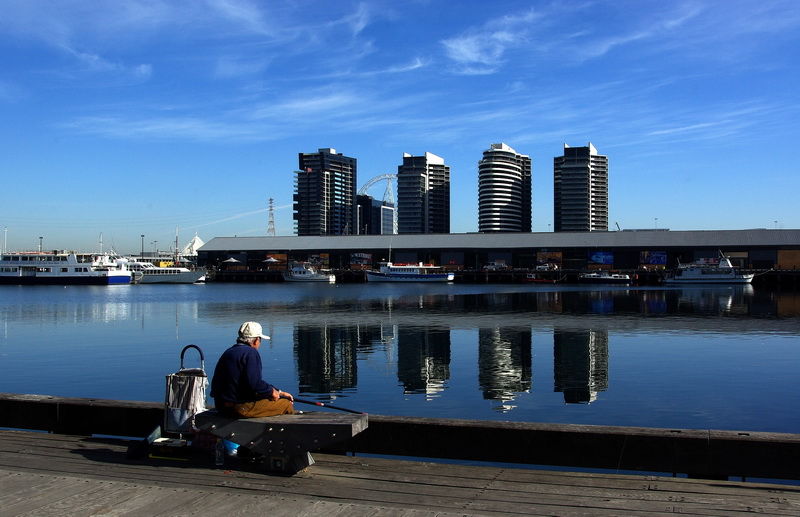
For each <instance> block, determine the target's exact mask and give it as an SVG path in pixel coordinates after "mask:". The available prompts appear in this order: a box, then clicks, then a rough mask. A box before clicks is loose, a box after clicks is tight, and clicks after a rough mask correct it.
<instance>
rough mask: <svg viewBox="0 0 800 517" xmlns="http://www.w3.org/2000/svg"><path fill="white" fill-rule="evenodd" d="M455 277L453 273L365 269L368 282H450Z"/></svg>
mask: <svg viewBox="0 0 800 517" xmlns="http://www.w3.org/2000/svg"><path fill="white" fill-rule="evenodd" d="M454 279H455V275H454V274H453V273H428V274H413V273H394V274H392V273H388V274H387V273H380V272H378V271H367V281H368V282H452V281H453V280H454Z"/></svg>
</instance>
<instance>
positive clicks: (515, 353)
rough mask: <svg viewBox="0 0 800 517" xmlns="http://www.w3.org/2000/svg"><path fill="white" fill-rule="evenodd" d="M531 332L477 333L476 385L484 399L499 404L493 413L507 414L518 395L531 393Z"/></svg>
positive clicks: (493, 330) (495, 330) (490, 330)
mask: <svg viewBox="0 0 800 517" xmlns="http://www.w3.org/2000/svg"><path fill="white" fill-rule="evenodd" d="M531 340H532V337H531V330H530V328H528V329H519V328H513V327H509V328H480V329H478V383H479V384H480V388H481V391H482V392H483V398H484V399H487V400H496V401H499V402H500V404H499V406H494V407H493V408H492V409H495V410H498V411H503V412H505V411H510V410H511V409H513V408H515V407H516V405H514V404H513V403H512V402H513V401H514V399H515V397H516V396H517V395H518V394H520V393H527V392H529V391H530V389H531V380H532V377H533V374H532V367H531V365H532V360H531Z"/></svg>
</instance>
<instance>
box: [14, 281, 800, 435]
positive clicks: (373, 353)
mask: <svg viewBox="0 0 800 517" xmlns="http://www.w3.org/2000/svg"><path fill="white" fill-rule="evenodd" d="M246 320H255V321H259V322H261V323H262V324H263V325H264V329H265V331H266V333H268V334H269V335H271V336H272V338H273V339H272V341H271V342H269V343H265V344H264V345H262V347H261V352H262V356H263V359H264V367H265V378H266V379H267V380H268V381H270V382H272V383H273V384H275V385H277V386H278V387H279V388H281V389H284V390H286V391H290V392H292V393H294V394H295V395H297V396H302V397H304V398H309V399H315V400H322V401H330V402H331V403H333V404H336V405H339V406H343V407H348V408H353V409H358V410H361V411H366V412H369V413H374V414H387V415H413V416H439V417H448V418H467V419H483V420H515V421H533V422H560V423H580V424H608V425H630V426H654V427H677V428H701V429H707V428H712V429H734V430H754V431H755V430H759V431H776V432H800V426H799V425H798V423H800V411H798V409H800V402H798V399H800V397H798V391H800V381H798V375H797V369H798V364H800V294H798V293H796V292H789V293H785V292H784V293H773V292H764V291H759V290H753V289H752V288H749V287H747V288H743V287H730V288H729V287H692V288H613V289H607V288H602V287H600V288H586V287H578V286H558V287H556V286H497V285H492V286H485V285H477V286H476V285H393V284H371V285H369V284H347V285H334V286H330V285H303V284H248V285H240V284H208V285H188V286H168V285H134V286H110V287H67V288H64V287H25V286H2V287H0V391H2V392H12V393H34V394H45V395H58V396H68V397H90V398H111V399H126V400H145V401H157V402H161V401H163V398H164V386H165V382H164V376H165V375H166V374H169V373H173V372H175V371H176V370H178V368H179V367H180V352H181V350H182V348H183V347H184V346H185V345H187V344H190V343H191V344H196V345H198V346H200V347H201V348H202V350H203V351H204V353H205V368H206V371H207V372H208V374H209V376H210V375H211V373H212V372H213V368H214V365H215V364H216V360H217V358H218V357H219V355H220V354H221V353H222V351H223V350H225V348H227V347H228V346H230V345H231V344H232V343H233V342H234V339H235V334H236V330H237V328H238V326H239V324H240V323H241V322H243V321H246ZM198 365H199V357H198V355H197V354H196V353H195V352H194V351H189V352H187V356H186V364H185V366H187V367H195V366H198ZM306 409H308V407H306Z"/></svg>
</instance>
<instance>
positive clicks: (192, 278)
mask: <svg viewBox="0 0 800 517" xmlns="http://www.w3.org/2000/svg"><path fill="white" fill-rule="evenodd" d="M205 276H206V272H205V271H183V272H180V273H167V274H156V275H152V274H144V275H141V276H139V275H136V276H135V278H136V280H135V282H136V283H137V284H194V283H197V282H200V281H202V280H203V279H204V278H205Z"/></svg>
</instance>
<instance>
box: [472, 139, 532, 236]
mask: <svg viewBox="0 0 800 517" xmlns="http://www.w3.org/2000/svg"><path fill="white" fill-rule="evenodd" d="M478 231H479V232H481V233H492V232H530V231H531V159H530V157H529V156H525V155H524V154H519V153H517V152H516V151H515V150H514V149H512V148H511V147H509V146H507V145H506V144H491V147H490V148H489V149H487V150H486V151H484V152H483V159H482V160H481V161H479V162H478Z"/></svg>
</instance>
